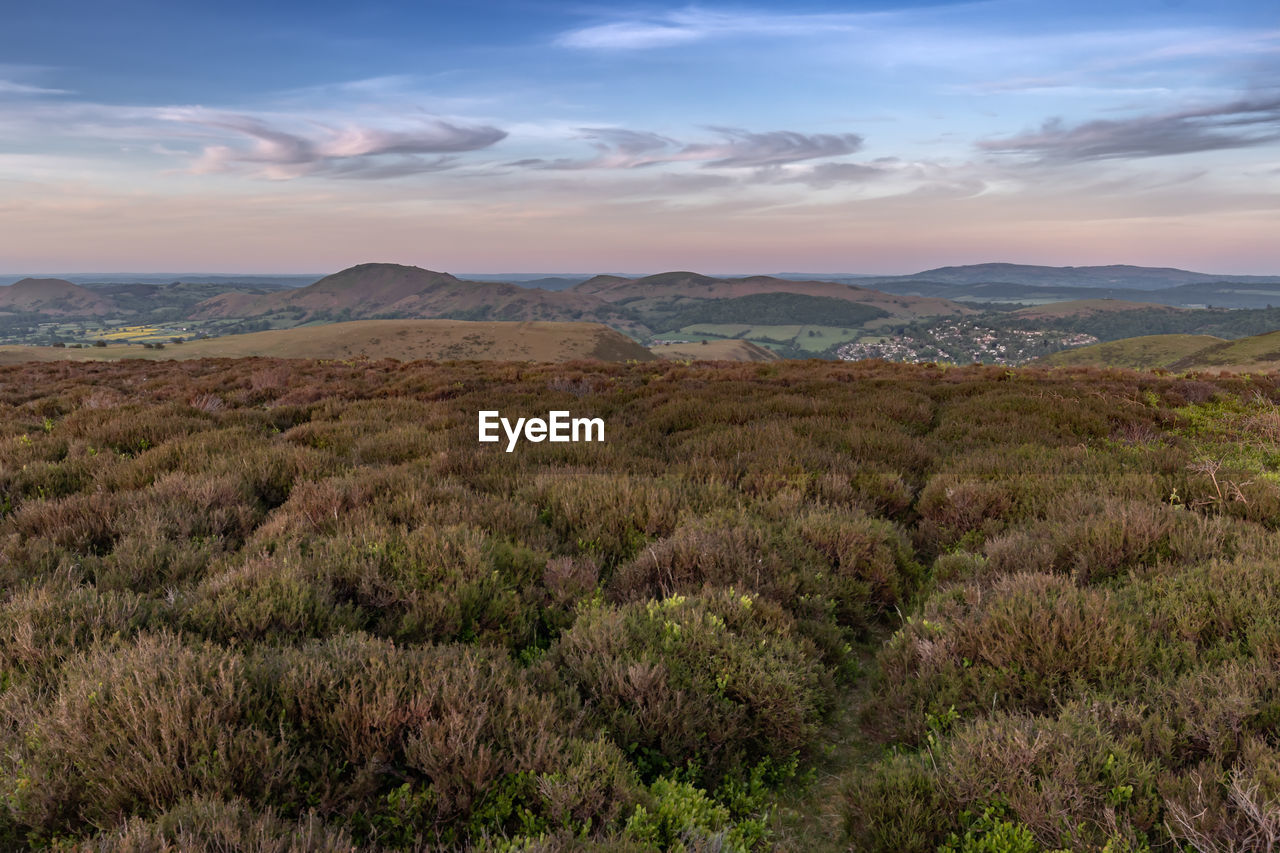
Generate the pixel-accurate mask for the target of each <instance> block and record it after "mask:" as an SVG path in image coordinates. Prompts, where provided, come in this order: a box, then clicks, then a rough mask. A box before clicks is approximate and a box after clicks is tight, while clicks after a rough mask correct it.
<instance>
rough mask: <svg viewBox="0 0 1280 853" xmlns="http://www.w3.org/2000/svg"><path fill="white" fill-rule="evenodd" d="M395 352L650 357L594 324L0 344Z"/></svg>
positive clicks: (213, 352)
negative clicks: (157, 342) (154, 343)
mask: <svg viewBox="0 0 1280 853" xmlns="http://www.w3.org/2000/svg"><path fill="white" fill-rule="evenodd" d="M249 356H267V357H275V358H328V359H349V358H362V357H367V358H372V359H381V358H394V359H400V360H402V361H411V360H416V359H431V360H436V361H446V360H460V361H463V360H483V361H498V360H502V361H507V360H511V361H573V360H577V359H598V360H601V361H651V360H653V359H654V357H655V356H654V355H653V354H652V353H650V352H649V351H648V350H647V349H645V348H644V347H642V346H640V345H639V344H637V343H636V342H635V341H633V340H631V339H630V338H628V337H626V336H625V335H623V334H621V333H620V332H617V331H614V330H613V329H610V328H608V327H606V326H602V325H600V324H597V323H542V322H516V323H501V322H468V321H463V320H359V321H353V322H347V323H330V324H327V325H321V326H304V327H300V328H294V329H277V330H273V331H269V332H253V333H251V334H247V335H227V336H225V337H220V338H207V339H204V340H198V341H190V342H188V343H183V344H169V345H167V346H166V347H165V348H164V349H162V350H154V349H144V348H142V347H140V346H121V345H118V344H117V345H113V346H109V347H102V348H100V347H87V348H84V349H71V348H67V349H64V348H55V347H19V346H7V347H0V363H4V364H13V363H16V362H23V361H90V360H95V359H137V358H141V359H193V358H244V357H249Z"/></svg>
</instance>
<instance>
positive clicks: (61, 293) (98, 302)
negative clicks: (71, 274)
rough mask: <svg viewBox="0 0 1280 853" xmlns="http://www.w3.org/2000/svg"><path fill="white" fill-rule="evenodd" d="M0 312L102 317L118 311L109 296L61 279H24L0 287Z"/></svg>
mask: <svg viewBox="0 0 1280 853" xmlns="http://www.w3.org/2000/svg"><path fill="white" fill-rule="evenodd" d="M0 312H9V313H14V314H45V315H48V316H50V317H102V316H106V315H109V314H115V313H118V312H119V307H118V306H117V305H116V304H115V303H114V302H113V301H112V300H111V299H110V298H109V297H107V296H104V295H102V294H99V293H95V292H94V291H92V290H90V289H89V288H87V287H81V286H80V285H78V284H72V283H71V282H69V281H65V280H63V279H60V278H24V279H22V280H21V281H17V282H14V283H13V284H10V285H7V286H5V287H0Z"/></svg>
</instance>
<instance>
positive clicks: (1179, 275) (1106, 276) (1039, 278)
mask: <svg viewBox="0 0 1280 853" xmlns="http://www.w3.org/2000/svg"><path fill="white" fill-rule="evenodd" d="M887 279H897V280H900V281H906V280H910V279H921V280H924V281H935V282H943V283H947V284H991V283H1002V282H1003V283H1009V284H1029V285H1035V286H1040V287H1045V286H1068V287H1123V288H1133V289H1136V290H1159V289H1162V288H1167V287H1178V286H1182V285H1188V284H1209V283H1212V282H1220V281H1233V282H1251V283H1255V284H1263V283H1265V284H1280V276H1267V275H1217V274H1214V273H1203V272H1191V271H1190V270H1182V269H1176V268H1174V267H1140V266H1133V265H1131V264H1109V265H1106V266H1086V267H1047V266H1038V265H1035V264H1007V263H987V264H967V265H964V266H950V267H937V268H936V269H930V270H924V271H923V272H918V273H913V274H911V275H905V276H892V277H885V278H883V279H881V278H877V279H873V281H876V282H880V281H885V280H887Z"/></svg>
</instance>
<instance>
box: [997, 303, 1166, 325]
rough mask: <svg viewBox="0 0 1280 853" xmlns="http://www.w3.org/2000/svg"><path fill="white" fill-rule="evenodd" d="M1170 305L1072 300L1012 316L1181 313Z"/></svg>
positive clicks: (1040, 306) (1031, 308)
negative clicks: (1142, 312) (1120, 312)
mask: <svg viewBox="0 0 1280 853" xmlns="http://www.w3.org/2000/svg"><path fill="white" fill-rule="evenodd" d="M1179 310H1182V309H1179V308H1174V307H1172V306H1169V305H1157V304H1154V303H1151V302H1130V301H1128V300H1124V299H1071V300H1068V301H1065V302H1050V303H1047V304H1045V305H1033V306H1031V307H1029V308H1020V309H1018V310H1017V311H1014V312H1013V313H1012V315H1011V316H1014V317H1022V318H1026V319H1035V320H1047V319H1056V318H1059V317H1093V316H1096V315H1098V314H1108V313H1112V312H1116V311H1179Z"/></svg>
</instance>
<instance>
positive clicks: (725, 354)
mask: <svg viewBox="0 0 1280 853" xmlns="http://www.w3.org/2000/svg"><path fill="white" fill-rule="evenodd" d="M650 349H651V350H652V351H653V354H654V355H656V356H658V357H659V358H665V359H669V360H672V361H778V360H779V359H780V358H781V357H780V356H779V355H778V354H777V353H775V352H773V350H770V349H766V348H765V347H762V346H760V345H759V344H753V343H752V342H751V341H738V340H724V341H704V342H702V343H697V344H660V345H656V346H653V347H651V348H650Z"/></svg>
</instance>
